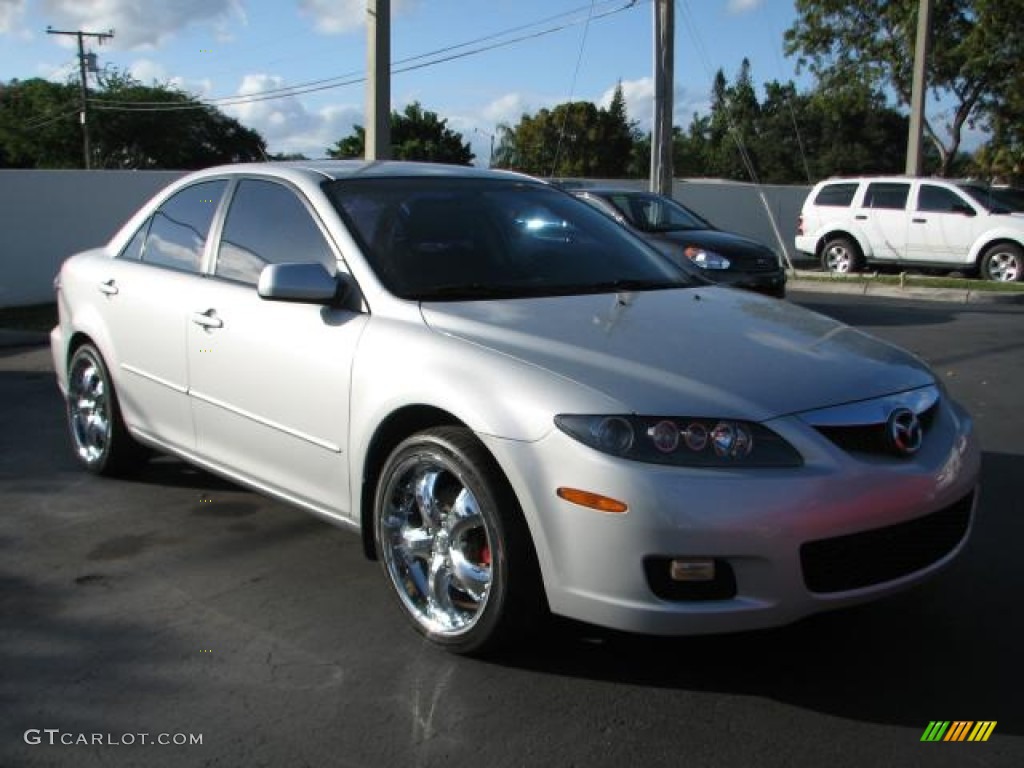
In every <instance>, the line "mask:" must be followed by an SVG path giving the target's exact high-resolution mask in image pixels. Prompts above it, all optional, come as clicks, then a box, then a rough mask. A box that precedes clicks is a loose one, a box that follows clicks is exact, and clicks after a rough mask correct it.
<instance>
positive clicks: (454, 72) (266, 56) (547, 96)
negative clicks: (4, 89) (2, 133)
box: [0, 0, 809, 163]
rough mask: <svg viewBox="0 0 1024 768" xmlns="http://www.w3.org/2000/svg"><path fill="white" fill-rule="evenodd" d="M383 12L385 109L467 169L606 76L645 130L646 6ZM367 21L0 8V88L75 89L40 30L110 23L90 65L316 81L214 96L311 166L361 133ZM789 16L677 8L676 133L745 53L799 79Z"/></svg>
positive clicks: (189, 80) (609, 88) (400, 8)
mask: <svg viewBox="0 0 1024 768" xmlns="http://www.w3.org/2000/svg"><path fill="white" fill-rule="evenodd" d="M391 9H392V10H391V14H392V35H391V49H392V50H391V52H392V66H393V67H394V68H399V69H402V68H405V69H407V71H404V72H395V73H394V74H393V77H392V83H391V105H392V108H394V109H398V110H401V109H403V108H404V107H405V106H406V105H407V104H409V103H411V102H413V101H419V102H420V103H421V104H422V105H423V107H424V108H425V109H429V110H431V111H434V112H436V113H438V115H439V116H440V117H442V118H447V119H448V125H449V126H450V127H451V128H453V129H455V130H457V131H459V132H460V133H462V135H463V137H464V139H465V140H466V141H469V142H471V144H472V148H473V151H474V152H475V154H476V155H477V162H478V163H480V162H484V163H485V161H486V158H487V157H488V154H489V144H490V141H491V136H493V134H494V132H495V129H496V126H497V125H499V124H500V123H508V124H512V125H514V124H515V123H517V122H518V120H519V119H520V117H521V116H522V115H523V113H530V114H532V113H534V112H536V111H537V110H539V109H541V108H543V107H552V106H554V105H556V104H559V103H562V102H565V101H569V100H570V99H571V100H587V101H593V102H595V103H597V104H599V105H607V103H608V102H609V101H610V98H611V95H612V92H613V90H614V88H615V85H616V83H618V82H621V83H622V87H623V92H624V95H625V97H626V104H627V110H628V114H629V117H630V119H633V120H636V121H638V122H639V124H640V128H641V129H644V130H649V127H650V123H651V115H652V109H653V80H652V69H653V54H652V43H653V31H652V29H653V15H652V14H653V12H652V1H651V0H633V1H632V2H631V1H630V0H476V1H475V2H474V1H473V0H392V2H391ZM365 18H366V0H0V81H9V80H11V79H14V78H18V79H22V80H24V79H28V78H32V77H43V78H48V79H52V80H57V81H64V80H66V79H67V78H68V77H69V76H72V77H74V78H75V82H77V67H78V61H77V52H76V48H75V46H76V42H75V38H74V37H69V36H65V35H50V34H47V31H46V30H47V27H48V26H51V27H52V28H53V29H55V30H68V31H76V30H83V31H87V32H105V31H107V30H110V29H113V30H114V37H113V39H112V40H109V41H105V42H104V43H103V44H102V45H99V44H97V42H96V41H94V40H93V41H91V42H89V44H88V46H87V50H91V51H92V52H94V53H96V54H97V56H98V65H99V67H100V68H101V69H102V68H104V67H116V68H118V69H121V70H127V71H129V72H130V73H131V74H132V75H133V76H134V77H136V78H137V79H139V80H141V81H143V82H144V83H146V84H151V83H152V82H153V81H157V82H159V83H170V84H172V85H174V86H176V87H179V88H181V89H183V90H186V91H188V92H190V93H192V94H194V95H196V96H198V97H200V98H202V99H205V100H211V99H214V100H216V99H229V98H231V97H247V96H248V97H252V96H253V95H255V94H260V93H263V92H266V91H270V90H272V89H280V88H286V87H290V86H299V85H302V84H307V83H316V84H315V85H314V86H311V87H317V88H320V90H315V91H310V92H306V93H302V94H298V95H296V94H294V93H291V92H288V91H284V92H281V91H278V92H277V93H267V94H265V95H266V96H279V98H265V99H262V100H251V99H250V100H249V101H245V100H244V99H243V100H239V99H237V98H235V99H234V101H227V102H223V101H219V102H217V103H218V104H219V105H221V107H222V109H223V111H224V112H226V113H227V114H229V115H231V116H232V117H235V118H236V119H238V120H239V121H240V122H242V123H243V124H244V125H246V126H247V127H249V128H254V129H255V130H257V131H259V132H260V134H261V135H262V136H263V137H264V138H265V139H266V141H267V144H268V151H270V152H272V153H279V152H289V153H291V152H301V153H304V154H305V155H306V156H308V157H321V156H323V155H324V152H325V150H326V148H327V147H329V146H331V145H333V144H334V143H335V142H337V141H338V140H339V139H341V138H342V137H344V136H346V135H348V134H350V133H351V131H352V126H353V125H354V124H360V125H362V124H364V101H365V83H363V82H357V81H358V79H359V78H360V77H362V75H363V74H364V73H365V68H366V26H365ZM794 18H795V11H794V7H793V2H792V1H791V0H677V2H676V49H675V58H676V61H675V91H676V92H675V122H676V124H677V125H681V126H684V127H685V126H686V125H688V124H689V122H690V119H691V117H692V115H693V113H694V112H701V113H703V112H706V111H707V110H708V106H709V95H710V91H711V82H712V78H713V77H714V74H715V72H716V71H717V70H718V69H719V68H721V69H723V70H724V71H725V73H726V75H727V76H728V77H729V78H730V79H732V77H733V76H734V75H735V74H736V73H737V72H738V70H739V67H740V63H741V61H742V60H743V58H744V57H748V58H749V59H750V61H751V64H752V70H753V75H754V78H755V80H756V81H758V82H762V81H765V80H783V81H785V80H789V79H796V80H797V81H798V82H803V84H805V85H807V84H809V83H808V82H807V81H806V79H805V78H800V77H798V76H797V73H796V62H795V60H794V59H792V58H787V57H785V55H784V54H783V50H782V48H783V43H782V37H783V32H784V31H785V30H786V29H787V28H788V27H789V26H790V24H791V23H792V21H793V20H794ZM519 38H526V39H519ZM455 55H458V56H459V57H458V58H453V59H451V60H448V61H442V62H439V63H435V62H436V60H437V59H438V58H444V57H451V56H455ZM417 57H419V58H417ZM421 65H422V66H421ZM410 67H417V68H412V69H411V68H410ZM332 78H333V79H332ZM354 81H356V82H354ZM92 84H93V85H95V80H93V81H92Z"/></svg>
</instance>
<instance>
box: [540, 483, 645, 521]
mask: <svg viewBox="0 0 1024 768" xmlns="http://www.w3.org/2000/svg"><path fill="white" fill-rule="evenodd" d="M555 493H557V494H558V498H560V499H565V500H566V501H569V502H572V503H573V504H578V505H579V506H581V507H587V508H588V509H596V510H597V511H598V512H608V513H611V514H616V515H621V514H623V513H625V512H626V511H627V510H628V509H629V505H627V504H626V502H624V501H619V500H618V499H612V498H609V497H608V496H602V495H601V494H599V493H591V492H590V491H581V490H579V489H578V488H559V489H558V490H557V491H555Z"/></svg>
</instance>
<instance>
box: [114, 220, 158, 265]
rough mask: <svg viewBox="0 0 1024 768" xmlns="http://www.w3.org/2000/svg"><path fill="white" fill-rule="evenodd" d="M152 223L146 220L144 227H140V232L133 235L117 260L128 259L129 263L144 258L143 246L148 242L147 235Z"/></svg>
mask: <svg viewBox="0 0 1024 768" xmlns="http://www.w3.org/2000/svg"><path fill="white" fill-rule="evenodd" d="M150 221H151V219H146V221H145V222H144V223H143V225H142V226H141V227H139V231H138V232H136V233H135V234H134V235H132V239H131V240H129V241H128V245H126V246H125V247H124V248H122V249H121V252H120V253H119V254H117V258H119V259H128V260H129V261H139V260H140V259H141V258H142V244H143V243H144V242H146V233H147V232H148V231H149V222H150Z"/></svg>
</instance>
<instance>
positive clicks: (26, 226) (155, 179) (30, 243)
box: [0, 170, 182, 307]
mask: <svg viewBox="0 0 1024 768" xmlns="http://www.w3.org/2000/svg"><path fill="white" fill-rule="evenodd" d="M181 175H182V173H181V172H178V171H21V170H0V307H11V306H20V305H24V304H42V303H45V302H48V301H52V300H53V278H54V275H56V274H57V269H58V268H59V267H60V264H61V262H62V261H63V260H64V259H65V258H67V257H68V256H70V255H71V254H73V253H76V252H78V251H82V250H85V249H86V248H92V247H95V246H97V245H103V244H104V243H106V242H107V241H108V240H109V239H110V238H111V236H112V235H113V234H114V233H115V232H116V231H117V230H118V229H119V228H120V227H121V225H122V224H123V223H124V222H125V221H126V220H127V219H128V217H129V216H131V214H132V213H134V212H135V211H136V210H137V209H138V208H139V206H141V205H142V203H144V202H145V201H146V200H148V199H149V198H150V197H152V196H153V194H155V193H156V192H157V191H158V190H160V189H162V188H163V187H165V186H166V185H167V184H169V183H171V182H172V181H174V180H175V179H177V178H178V177H180V176H181Z"/></svg>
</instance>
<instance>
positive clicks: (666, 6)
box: [650, 0, 676, 197]
mask: <svg viewBox="0 0 1024 768" xmlns="http://www.w3.org/2000/svg"><path fill="white" fill-rule="evenodd" d="M653 8H654V124H653V130H652V131H651V182H650V188H651V192H657V193H658V194H662V195H669V196H670V197H671V195H672V111H673V96H674V86H673V78H674V75H675V72H674V68H675V26H676V25H675V4H674V3H673V0H655V3H654V5H653Z"/></svg>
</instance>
